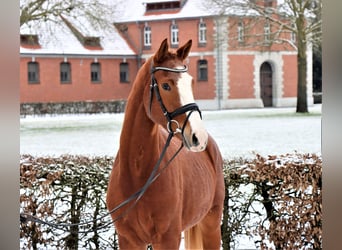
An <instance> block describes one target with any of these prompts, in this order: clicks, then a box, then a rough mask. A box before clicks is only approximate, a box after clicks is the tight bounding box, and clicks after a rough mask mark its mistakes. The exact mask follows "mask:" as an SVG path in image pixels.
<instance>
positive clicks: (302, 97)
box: [296, 15, 308, 113]
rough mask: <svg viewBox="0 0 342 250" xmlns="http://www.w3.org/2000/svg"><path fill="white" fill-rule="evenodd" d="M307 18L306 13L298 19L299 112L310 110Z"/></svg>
mask: <svg viewBox="0 0 342 250" xmlns="http://www.w3.org/2000/svg"><path fill="white" fill-rule="evenodd" d="M304 27H305V19H304V15H302V16H300V17H299V18H298V20H297V29H298V41H297V43H298V56H297V69H298V78H297V79H298V83H297V110H296V112H297V113H307V112H308V102H307V93H306V89H307V82H306V75H307V61H306V34H305V32H304Z"/></svg>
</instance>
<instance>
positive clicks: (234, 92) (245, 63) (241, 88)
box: [228, 55, 255, 99]
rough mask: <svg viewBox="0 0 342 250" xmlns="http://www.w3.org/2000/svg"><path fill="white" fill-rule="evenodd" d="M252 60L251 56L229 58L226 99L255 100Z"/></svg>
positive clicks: (232, 56)
mask: <svg viewBox="0 0 342 250" xmlns="http://www.w3.org/2000/svg"><path fill="white" fill-rule="evenodd" d="M253 60H254V56H253V55H230V56H229V74H228V76H229V94H228V98H231V99H234V98H255V96H254V65H253Z"/></svg>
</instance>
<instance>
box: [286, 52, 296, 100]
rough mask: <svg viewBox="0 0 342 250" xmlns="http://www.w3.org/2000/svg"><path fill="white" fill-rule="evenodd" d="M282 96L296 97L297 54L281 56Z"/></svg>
mask: <svg viewBox="0 0 342 250" xmlns="http://www.w3.org/2000/svg"><path fill="white" fill-rule="evenodd" d="M283 61H284V64H283V65H284V66H283V79H284V88H283V91H284V97H297V56H296V55H284V56H283Z"/></svg>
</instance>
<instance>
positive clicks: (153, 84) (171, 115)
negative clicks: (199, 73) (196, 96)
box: [149, 64, 202, 135]
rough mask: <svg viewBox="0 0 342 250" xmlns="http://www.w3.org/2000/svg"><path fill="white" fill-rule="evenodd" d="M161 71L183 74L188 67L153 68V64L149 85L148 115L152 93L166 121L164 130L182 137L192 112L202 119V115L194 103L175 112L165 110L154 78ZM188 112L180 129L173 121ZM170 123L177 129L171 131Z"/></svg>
mask: <svg viewBox="0 0 342 250" xmlns="http://www.w3.org/2000/svg"><path fill="white" fill-rule="evenodd" d="M159 70H162V71H168V72H173V73H185V72H187V71H188V67H187V66H186V65H184V67H183V68H167V67H153V64H152V66H151V85H150V107H149V109H150V110H149V112H150V115H151V113H152V101H153V93H154V94H155V95H156V98H157V100H158V103H159V105H160V108H161V110H162V112H163V114H164V116H165V118H166V120H167V125H166V128H167V130H168V132H169V133H173V134H176V133H181V134H182V135H183V132H184V128H185V126H186V123H187V122H188V120H189V117H190V115H191V114H192V112H194V111H197V112H198V113H199V115H200V117H201V119H202V113H201V110H200V109H199V107H198V105H197V104H196V103H188V104H185V105H183V106H181V107H179V108H177V109H176V110H174V111H172V112H169V111H168V110H167V108H166V107H165V105H164V103H163V100H162V98H161V95H160V92H159V87H158V83H157V80H156V78H155V76H154V73H155V72H157V71H159ZM188 111H190V112H189V113H188V114H187V115H186V119H185V121H184V124H183V127H182V128H180V126H179V123H178V122H177V121H176V120H174V118H175V117H176V116H179V115H182V114H186V112H188ZM172 123H174V124H176V126H177V128H176V129H175V130H172V127H171V125H172Z"/></svg>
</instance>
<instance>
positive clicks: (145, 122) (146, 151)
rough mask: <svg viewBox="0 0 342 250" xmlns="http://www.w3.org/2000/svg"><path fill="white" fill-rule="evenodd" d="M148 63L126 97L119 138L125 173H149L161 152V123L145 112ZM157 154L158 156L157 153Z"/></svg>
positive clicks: (121, 160) (122, 165)
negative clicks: (156, 122) (159, 124)
mask: <svg viewBox="0 0 342 250" xmlns="http://www.w3.org/2000/svg"><path fill="white" fill-rule="evenodd" d="M148 65H149V63H148V62H146V63H145V65H143V67H142V68H141V70H140V71H139V73H138V75H137V77H136V80H135V81H134V83H133V88H132V90H131V93H130V95H129V97H128V100H127V106H126V111H125V118H124V122H123V127H122V131H121V137H120V149H119V154H118V157H120V167H122V168H124V169H123V170H124V171H120V172H122V173H124V172H125V173H127V174H130V175H139V176H140V177H141V176H142V175H149V173H150V171H148V170H149V169H150V168H152V167H153V165H154V164H152V163H153V162H154V161H155V159H156V154H157V152H158V150H159V149H158V148H159V147H158V145H159V136H158V125H157V124H155V123H154V122H153V121H152V120H151V119H150V118H149V117H148V116H147V114H146V109H145V107H144V101H143V95H144V90H145V86H146V84H149V83H147V81H148V79H150V78H149V77H148V74H149V66H148ZM157 157H158V156H157Z"/></svg>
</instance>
